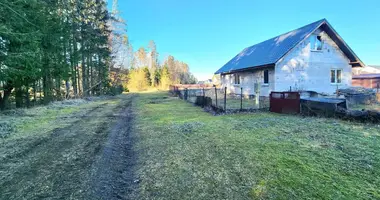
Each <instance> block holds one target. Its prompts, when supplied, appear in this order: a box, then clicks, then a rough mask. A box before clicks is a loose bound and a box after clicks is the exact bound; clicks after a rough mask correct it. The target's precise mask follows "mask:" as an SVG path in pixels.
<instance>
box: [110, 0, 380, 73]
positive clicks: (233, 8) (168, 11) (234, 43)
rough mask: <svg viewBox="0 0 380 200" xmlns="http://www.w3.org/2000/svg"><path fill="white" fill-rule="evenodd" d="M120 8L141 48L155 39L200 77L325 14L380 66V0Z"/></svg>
mask: <svg viewBox="0 0 380 200" xmlns="http://www.w3.org/2000/svg"><path fill="white" fill-rule="evenodd" d="M111 1H112V0H109V4H111ZM119 11H120V13H121V16H122V18H123V19H124V20H126V22H127V25H128V30H127V31H128V35H129V39H130V42H131V43H132V45H133V47H134V49H135V50H137V49H138V48H139V47H141V46H144V47H147V46H148V44H149V41H150V40H154V41H155V42H156V45H157V50H158V52H159V53H160V60H161V61H163V60H164V59H165V57H167V56H168V55H172V56H174V57H175V58H176V59H178V60H181V61H183V62H186V63H187V64H189V66H190V71H191V72H192V73H193V74H194V75H195V76H196V77H197V78H198V80H206V79H208V78H211V77H212V76H213V74H214V73H215V72H216V71H217V70H218V69H219V68H221V67H222V66H223V65H224V64H226V63H227V62H228V61H229V60H231V59H232V58H233V57H234V56H236V55H237V54H238V53H239V52H241V51H242V50H243V49H244V48H246V47H248V46H252V45H254V44H257V43H259V42H262V41H264V40H267V39H269V38H272V37H275V36H277V35H280V34H283V33H286V32H288V31H291V30H294V29H297V28H299V27H302V26H304V25H306V24H309V23H312V22H314V21H317V20H320V19H323V18H326V19H327V20H328V21H329V23H330V24H331V25H332V26H333V27H334V29H335V30H336V31H337V32H338V34H339V35H340V36H341V37H342V38H343V39H344V40H345V41H346V43H347V44H348V45H349V46H350V47H351V49H353V50H354V52H355V53H356V54H357V55H358V56H359V58H360V59H361V60H362V61H363V62H364V63H365V64H368V65H370V64H373V65H380V1H379V0H318V1H316V0H315V1H310V0H309V1H306V0H286V1H282V0H277V1H276V0H119Z"/></svg>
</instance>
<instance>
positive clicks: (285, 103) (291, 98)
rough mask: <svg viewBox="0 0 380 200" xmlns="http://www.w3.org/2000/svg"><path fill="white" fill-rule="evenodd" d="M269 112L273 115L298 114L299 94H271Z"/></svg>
mask: <svg viewBox="0 0 380 200" xmlns="http://www.w3.org/2000/svg"><path fill="white" fill-rule="evenodd" d="M270 111H271V112H275V113H300V94H299V93H298V92H272V93H271V94H270Z"/></svg>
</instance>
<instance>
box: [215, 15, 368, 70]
mask: <svg viewBox="0 0 380 200" xmlns="http://www.w3.org/2000/svg"><path fill="white" fill-rule="evenodd" d="M323 25H326V26H323ZM322 26H323V27H322ZM319 27H322V28H323V29H325V31H326V33H327V34H329V35H330V37H331V38H332V39H333V40H334V42H336V43H337V45H338V46H339V47H340V48H341V50H342V51H343V52H344V53H345V54H346V55H347V57H348V58H349V59H350V61H351V62H352V63H354V62H355V63H356V64H357V65H359V66H364V65H363V63H362V62H361V60H360V59H359V58H358V57H357V56H356V55H355V53H354V52H353V51H352V50H351V49H350V47H349V46H348V45H347V44H346V43H345V42H344V41H343V40H342V39H341V37H340V36H339V35H338V34H337V33H336V32H335V30H334V29H333V28H332V27H331V26H330V24H329V23H328V22H327V20H326V19H322V20H319V21H316V22H313V23H311V24H309V25H306V26H303V27H301V28H299V29H296V30H293V31H290V32H288V33H285V34H282V35H280V36H277V37H274V38H271V39H269V40H266V41H264V42H261V43H259V44H256V45H253V46H251V47H248V48H245V49H244V50H243V51H242V52H240V53H239V54H238V55H236V56H235V57H234V58H233V59H232V60H230V61H229V62H228V63H227V64H225V65H224V66H223V67H222V68H220V69H219V70H218V71H217V72H215V74H221V73H231V72H235V71H241V70H245V69H248V68H249V69H250V68H256V67H261V66H268V65H274V64H275V63H276V62H277V61H278V60H280V59H281V58H282V57H284V56H285V55H286V54H287V53H288V52H289V51H290V50H292V49H293V48H294V47H296V46H297V45H298V44H299V43H300V42H302V41H303V40H304V39H306V38H307V37H308V36H309V35H311V34H312V33H313V32H314V31H315V30H317V29H318V28H319Z"/></svg>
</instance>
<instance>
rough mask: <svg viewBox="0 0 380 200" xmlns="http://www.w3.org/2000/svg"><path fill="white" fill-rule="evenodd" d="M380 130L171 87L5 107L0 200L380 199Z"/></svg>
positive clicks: (0, 139) (0, 117)
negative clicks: (196, 98)
mask: <svg viewBox="0 0 380 200" xmlns="http://www.w3.org/2000/svg"><path fill="white" fill-rule="evenodd" d="M379 142H380V125H376V124H360V123H352V122H347V121H341V120H335V119H331V118H330V119H324V118H310V117H309V118H302V117H299V116H291V115H280V114H273V113H267V112H258V113H245V114H243V113H242V114H231V115H222V116H212V115H211V114H209V113H206V112H204V111H203V110H202V109H201V108H200V107H195V106H193V105H192V104H190V103H187V102H185V101H183V100H180V99H178V98H175V97H170V96H168V95H167V93H165V92H161V93H160V92H152V93H149V92H146V93H140V94H137V95H136V94H127V95H120V96H118V97H113V98H108V97H105V98H99V99H95V100H92V101H84V100H74V101H68V102H62V103H61V102H57V103H54V104H51V105H49V106H45V107H36V108H32V109H20V110H12V111H7V112H6V113H3V114H0V199H5V200H10V199H149V200H150V199H380V189H379V188H380V178H379V177H380V148H379Z"/></svg>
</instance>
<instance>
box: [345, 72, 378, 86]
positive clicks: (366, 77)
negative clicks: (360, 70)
mask: <svg viewBox="0 0 380 200" xmlns="http://www.w3.org/2000/svg"><path fill="white" fill-rule="evenodd" d="M352 86H357V87H365V88H378V87H380V74H360V75H354V76H352Z"/></svg>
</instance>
